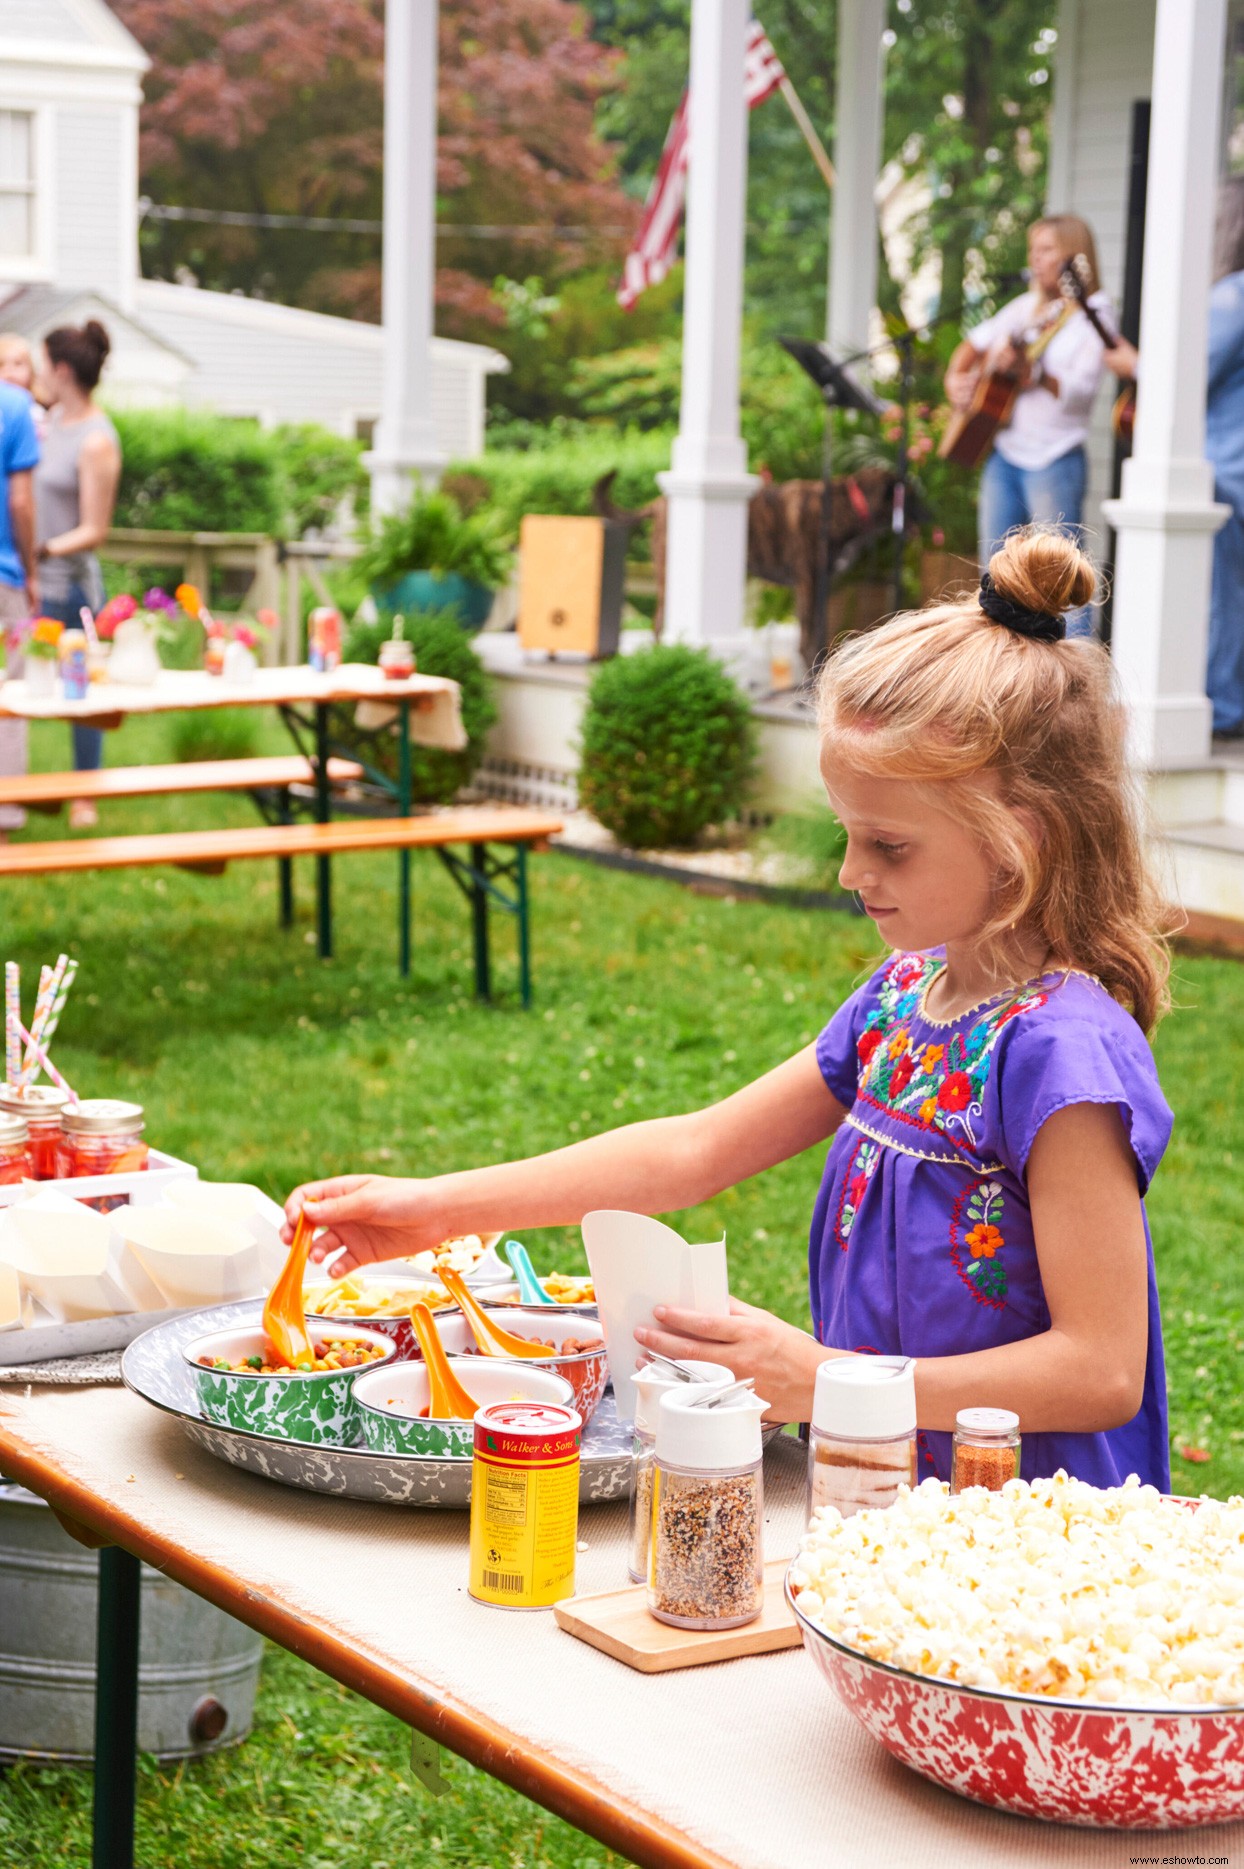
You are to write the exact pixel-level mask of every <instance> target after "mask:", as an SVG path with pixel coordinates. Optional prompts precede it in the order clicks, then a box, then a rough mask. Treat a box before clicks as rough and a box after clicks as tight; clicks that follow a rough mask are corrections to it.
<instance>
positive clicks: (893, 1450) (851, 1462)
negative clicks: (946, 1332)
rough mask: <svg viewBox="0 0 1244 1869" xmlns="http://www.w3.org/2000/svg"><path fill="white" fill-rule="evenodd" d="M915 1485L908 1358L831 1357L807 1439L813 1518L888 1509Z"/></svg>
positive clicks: (822, 1371) (822, 1372)
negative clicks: (825, 1512)
mask: <svg viewBox="0 0 1244 1869" xmlns="http://www.w3.org/2000/svg"><path fill="white" fill-rule="evenodd" d="M915 1484H916V1364H915V1359H914V1358H912V1357H909V1356H833V1357H830V1358H829V1359H828V1360H827V1361H826V1362H824V1363H822V1364H821V1366H820V1368H819V1369H818V1370H817V1372H816V1387H815V1389H814V1391H813V1399H812V1426H811V1432H810V1433H809V1436H808V1517H809V1519H811V1517H812V1514H813V1513H814V1512H815V1511H816V1509H817V1507H818V1506H836V1507H837V1508H838V1510H839V1512H841V1514H842V1516H843V1518H851V1517H852V1515H853V1514H854V1513H856V1512H862V1511H863V1510H864V1509H865V1508H866V1507H869V1506H891V1505H893V1504H894V1501H895V1500H896V1499H897V1498H898V1489H899V1487H900V1486H903V1485H906V1486H914V1485H915Z"/></svg>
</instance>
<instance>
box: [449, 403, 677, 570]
mask: <svg viewBox="0 0 1244 1869" xmlns="http://www.w3.org/2000/svg"><path fill="white" fill-rule="evenodd" d="M507 433H508V434H509V436H510V437H511V438H512V439H515V440H517V439H518V438H519V437H520V436H522V437H525V438H526V439H525V441H524V445H522V446H518V447H512V448H505V449H494V448H493V447H492V446H491V441H492V437H491V433H490V435H489V442H490V446H489V449H488V452H487V453H486V454H484V455H482V456H481V458H480V459H479V460H477V461H470V462H467V463H465V464H463V465H461V466H460V467H459V468H458V469H457V470H455V471H456V472H458V473H469V474H470V475H471V476H472V477H473V478H475V479H478V480H482V481H484V482H485V483H486V484H487V488H488V502H489V510H490V511H491V513H492V516H493V519H494V521H495V523H496V526H497V529H498V532H499V533H500V535H501V536H502V537H503V538H504V539H505V540H506V541H507V542H508V543H510V544H511V545H513V544H517V542H518V529H519V526H520V524H521V523H522V518H523V515H524V513H579V514H585V513H586V514H590V513H591V512H592V511H593V510H594V509H593V506H592V488H593V487H594V486H595V484H596V482H597V481H598V480H599V479H600V477H601V475H602V474H607V473H609V472H610V471H611V469H615V468H616V470H617V477H616V479H615V481H614V483H613V498H614V500H615V501H616V502H617V504H618V505H619V506H624V507H628V508H634V507H638V506H645V505H647V503H648V501H649V500H654V499H655V498H656V496H657V494H658V492H659V491H660V489H659V488H658V486H657V475H658V473H661V472H662V471H663V470H664V469H665V468H667V467H668V466H669V464H670V439H671V438H670V435H669V434H668V432H666V431H656V430H654V431H650V432H647V433H645V432H644V431H642V430H641V429H638V428H630V429H614V428H608V427H601V428H594V429H585V428H583V427H581V426H579V425H574V426H568V425H565V424H558V423H552V424H550V425H549V427H548V428H547V429H542V428H540V427H539V426H538V425H536V424H534V423H532V424H523V425H522V426H521V427H520V425H519V424H517V423H511V424H507ZM637 547H638V552H637V555H639V556H643V557H647V555H648V542H647V532H646V531H643V532H640V533H639V534H638V535H637Z"/></svg>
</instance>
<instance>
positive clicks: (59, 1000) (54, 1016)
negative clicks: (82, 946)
mask: <svg viewBox="0 0 1244 1869" xmlns="http://www.w3.org/2000/svg"><path fill="white" fill-rule="evenodd" d="M77 971H78V963H77V961H76V960H71V961H70V962H69V964H68V966H67V967H66V968H65V977H64V979H63V980H62V981H61V983H60V985H59V987H58V988H57V989H56V998H55V999H54V1000H53V1001H52V1010H51V1012H50V1013H49V1014H48V1019H47V1024H46V1025H45V1026H44V1028H43V1030H42V1032H38V1033H36V1034H35V1036H36V1037H37V1038H38V1039H39V1041H40V1043H41V1044H43V1045H44V1046H48V1045H50V1044H51V1043H52V1039H53V1036H54V1035H55V1032H56V1028H57V1026H58V1025H59V1024H60V1016H61V1014H62V1012H64V1010H65V1001H66V1000H67V999H68V998H69V989H70V987H71V986H72V985H73V983H74V977H75V975H76V974H77Z"/></svg>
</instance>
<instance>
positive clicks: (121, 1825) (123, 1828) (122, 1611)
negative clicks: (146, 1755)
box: [91, 1545, 141, 1869]
mask: <svg viewBox="0 0 1244 1869" xmlns="http://www.w3.org/2000/svg"><path fill="white" fill-rule="evenodd" d="M140 1580H141V1571H140V1568H139V1563H138V1559H137V1558H136V1557H131V1555H130V1553H129V1552H128V1551H122V1550H120V1549H119V1548H118V1547H117V1546H116V1545H107V1546H105V1547H104V1549H103V1550H102V1551H101V1552H100V1554H99V1610H98V1622H97V1634H96V1651H95V1805H94V1817H93V1829H92V1838H93V1840H92V1847H91V1863H92V1869H133V1862H134V1773H135V1766H136V1763H137V1756H138V1613H139V1589H140Z"/></svg>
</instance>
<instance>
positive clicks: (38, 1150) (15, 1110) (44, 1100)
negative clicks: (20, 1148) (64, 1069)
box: [0, 1084, 69, 1181]
mask: <svg viewBox="0 0 1244 1869" xmlns="http://www.w3.org/2000/svg"><path fill="white" fill-rule="evenodd" d="M68 1101H69V1099H68V1097H67V1096H66V1094H65V1092H64V1091H63V1090H58V1089H57V1088H56V1086H55V1084H27V1085H26V1086H25V1087H24V1088H21V1087H17V1086H14V1085H13V1084H5V1086H4V1087H3V1089H0V1113H3V1114H6V1115H9V1116H17V1117H20V1118H21V1120H22V1121H23V1122H24V1123H25V1125H26V1128H27V1130H28V1131H29V1134H30V1172H31V1174H32V1176H33V1177H34V1179H35V1180H36V1181H55V1180H56V1178H57V1176H58V1175H59V1173H60V1148H61V1116H62V1113H63V1112H64V1108H65V1105H66V1104H67V1103H68Z"/></svg>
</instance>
